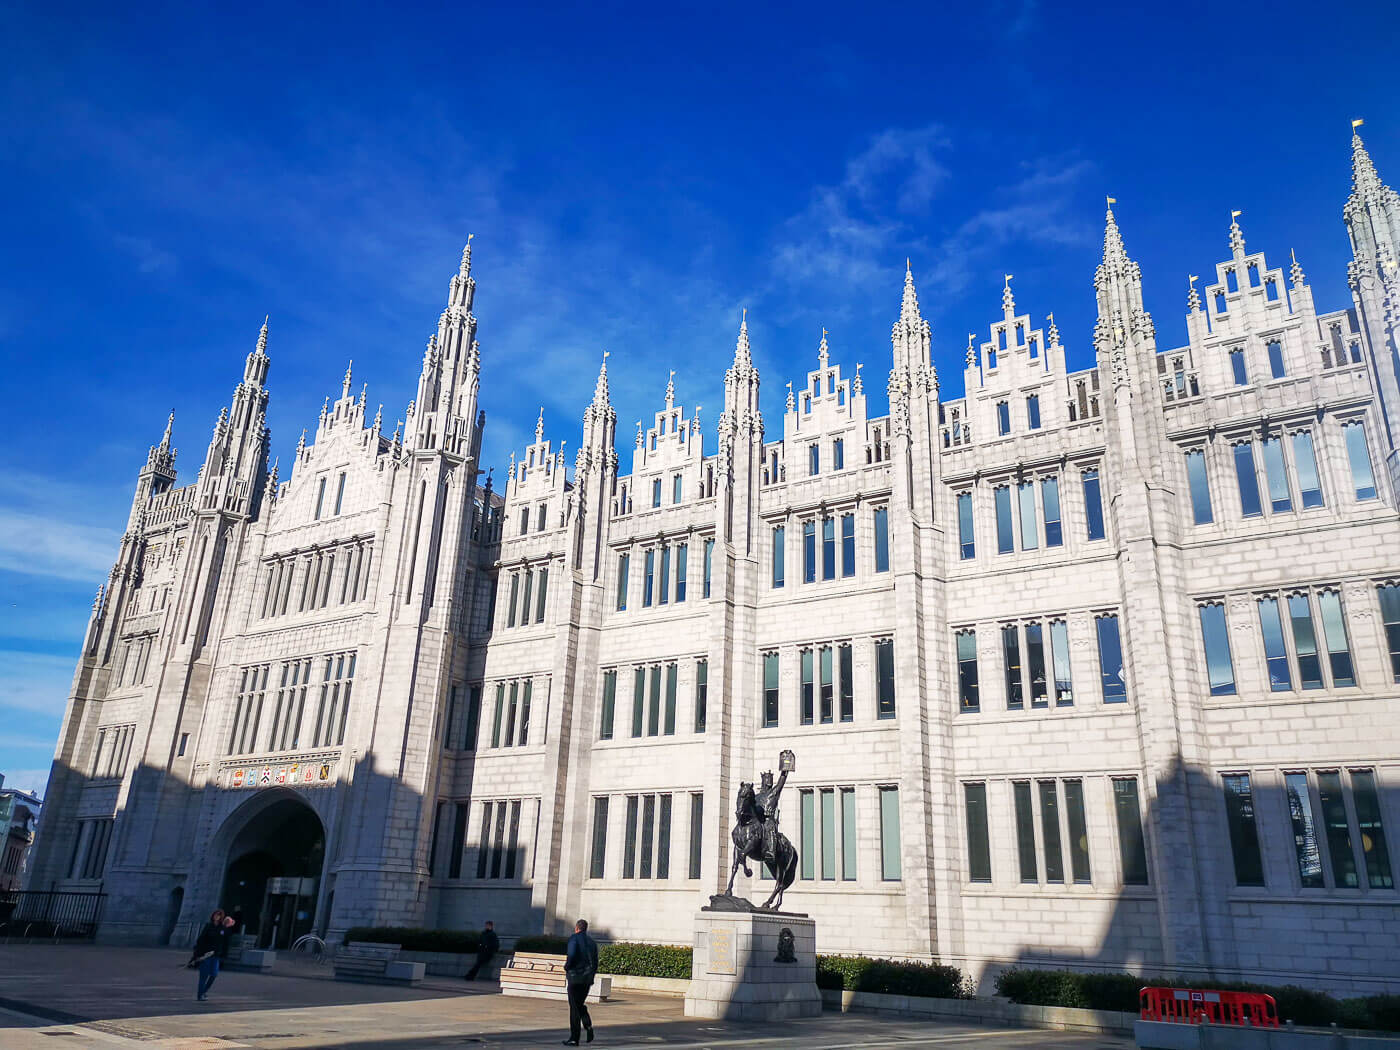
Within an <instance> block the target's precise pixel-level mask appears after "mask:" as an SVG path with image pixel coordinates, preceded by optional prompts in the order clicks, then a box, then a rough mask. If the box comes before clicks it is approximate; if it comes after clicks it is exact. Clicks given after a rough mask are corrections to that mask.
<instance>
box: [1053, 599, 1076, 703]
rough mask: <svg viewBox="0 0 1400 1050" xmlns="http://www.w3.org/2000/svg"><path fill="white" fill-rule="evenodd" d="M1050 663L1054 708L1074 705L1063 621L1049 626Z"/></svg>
mask: <svg viewBox="0 0 1400 1050" xmlns="http://www.w3.org/2000/svg"><path fill="white" fill-rule="evenodd" d="M1050 662H1051V664H1052V665H1053V666H1054V672H1055V706H1056V707H1070V706H1072V705H1073V704H1074V680H1073V678H1072V676H1071V675H1070V670H1069V626H1068V625H1067V624H1066V623H1065V621H1064V620H1054V621H1052V622H1051V624H1050Z"/></svg>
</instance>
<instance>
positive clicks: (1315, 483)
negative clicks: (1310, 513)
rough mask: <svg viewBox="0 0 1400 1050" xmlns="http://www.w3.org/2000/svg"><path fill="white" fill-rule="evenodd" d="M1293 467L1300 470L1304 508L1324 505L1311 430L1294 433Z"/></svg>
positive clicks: (1299, 479) (1299, 480) (1299, 492)
mask: <svg viewBox="0 0 1400 1050" xmlns="http://www.w3.org/2000/svg"><path fill="white" fill-rule="evenodd" d="M1293 469H1294V470H1296V471H1297V472H1298V495H1299V497H1300V498H1301V499H1302V501H1303V509H1304V510H1307V509H1309V508H1310V507H1320V506H1322V482H1321V480H1320V479H1319V478H1318V474H1317V456H1316V455H1315V454H1314V452H1313V436H1312V431H1311V430H1298V431H1294V433H1293Z"/></svg>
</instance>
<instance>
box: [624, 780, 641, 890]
mask: <svg viewBox="0 0 1400 1050" xmlns="http://www.w3.org/2000/svg"><path fill="white" fill-rule="evenodd" d="M640 802H641V799H640V797H639V796H637V795H628V796H627V822H626V825H625V826H626V832H627V833H626V836H625V837H624V838H623V840H622V877H623V878H624V879H631V878H635V877H636V873H637V811H638V809H639V808H640Z"/></svg>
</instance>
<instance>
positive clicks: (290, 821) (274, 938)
mask: <svg viewBox="0 0 1400 1050" xmlns="http://www.w3.org/2000/svg"><path fill="white" fill-rule="evenodd" d="M228 857H229V864H228V868H227V869H226V870H225V873H224V886H223V894H222V896H221V897H220V903H221V906H222V907H223V908H225V909H226V910H227V911H228V913H229V914H230V915H232V916H233V917H234V919H235V920H236V921H237V922H238V924H239V925H238V930H239V932H240V933H247V934H252V935H254V936H255V937H257V944H258V947H259V948H289V947H291V945H292V942H293V941H295V940H296V939H297V938H298V937H300V936H301V935H302V934H304V933H309V932H310V931H311V927H312V924H313V923H314V921H315V912H316V891H317V889H318V888H319V884H320V878H321V866H322V863H323V862H324V860H325V832H324V829H322V827H321V821H320V818H318V817H317V816H316V814H315V812H313V811H312V809H311V807H310V806H308V805H307V804H306V803H304V802H302V801H301V800H300V799H297V798H282V799H279V800H278V801H276V802H274V803H272V804H271V805H270V806H268V807H266V808H265V809H262V810H260V811H259V812H258V813H256V814H255V815H254V816H253V817H251V818H250V819H249V821H248V824H247V826H246V827H244V828H243V830H241V831H240V832H239V833H238V835H237V836H236V837H235V838H234V840H233V844H232V845H231V846H230V847H229V851H228Z"/></svg>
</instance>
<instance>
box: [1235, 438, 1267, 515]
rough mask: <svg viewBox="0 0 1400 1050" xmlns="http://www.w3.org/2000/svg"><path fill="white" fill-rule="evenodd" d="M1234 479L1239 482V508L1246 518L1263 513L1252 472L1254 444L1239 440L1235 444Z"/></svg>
mask: <svg viewBox="0 0 1400 1050" xmlns="http://www.w3.org/2000/svg"><path fill="white" fill-rule="evenodd" d="M1234 456H1235V479H1236V481H1238V482H1239V489H1240V508H1241V510H1242V511H1243V512H1244V516H1245V517H1246V518H1257V517H1259V516H1260V515H1261V514H1263V513H1264V509H1263V506H1262V504H1261V503H1260V502H1259V479H1258V478H1257V477H1256V476H1255V473H1254V446H1253V444H1252V443H1250V442H1248V441H1241V442H1240V443H1239V444H1238V445H1236V446H1235V451H1234Z"/></svg>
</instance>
